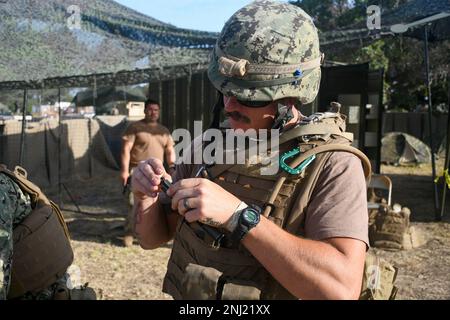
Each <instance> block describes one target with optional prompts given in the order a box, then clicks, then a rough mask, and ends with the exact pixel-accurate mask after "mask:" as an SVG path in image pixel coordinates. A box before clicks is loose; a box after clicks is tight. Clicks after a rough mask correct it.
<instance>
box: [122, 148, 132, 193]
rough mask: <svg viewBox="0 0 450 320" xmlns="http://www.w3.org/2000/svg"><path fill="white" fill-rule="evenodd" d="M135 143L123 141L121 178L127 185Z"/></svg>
mask: <svg viewBox="0 0 450 320" xmlns="http://www.w3.org/2000/svg"><path fill="white" fill-rule="evenodd" d="M133 144H134V142H133V141H129V140H125V139H122V150H121V157H120V168H121V169H120V176H121V178H122V183H123V185H125V184H126V183H127V179H128V177H129V175H130V174H129V172H130V157H131V156H130V153H131V149H132V148H133Z"/></svg>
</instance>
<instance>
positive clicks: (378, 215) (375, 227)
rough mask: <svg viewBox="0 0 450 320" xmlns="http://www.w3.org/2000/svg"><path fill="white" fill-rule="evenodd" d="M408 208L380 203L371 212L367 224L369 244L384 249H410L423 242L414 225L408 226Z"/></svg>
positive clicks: (409, 212) (409, 214) (409, 213)
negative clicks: (369, 222)
mask: <svg viewBox="0 0 450 320" xmlns="http://www.w3.org/2000/svg"><path fill="white" fill-rule="evenodd" d="M410 216H411V211H410V210H409V208H406V207H403V208H402V207H401V206H400V205H398V204H397V205H394V207H390V206H388V205H387V204H381V205H380V207H379V209H378V210H377V211H376V212H374V213H373V216H372V221H371V222H372V223H371V224H370V226H369V239H370V244H371V245H372V246H374V247H377V248H382V249H384V250H392V251H394V250H410V249H412V248H417V247H419V246H421V245H422V244H423V239H422V237H421V235H420V233H419V232H417V231H416V230H415V229H414V227H412V226H410V221H409V218H410Z"/></svg>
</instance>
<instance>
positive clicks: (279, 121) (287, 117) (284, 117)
mask: <svg viewBox="0 0 450 320" xmlns="http://www.w3.org/2000/svg"><path fill="white" fill-rule="evenodd" d="M292 119H294V113H293V112H292V107H288V106H285V105H282V104H281V103H279V104H278V111H277V114H276V118H275V121H274V123H273V126H272V129H281V130H282V129H283V128H284V127H285V126H286V124H288V123H289V121H291V120H292Z"/></svg>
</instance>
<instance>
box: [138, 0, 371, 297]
mask: <svg viewBox="0 0 450 320" xmlns="http://www.w3.org/2000/svg"><path fill="white" fill-rule="evenodd" d="M322 61H323V55H322V54H321V52H320V50H319V40H318V34H317V30H316V28H315V26H314V24H313V22H312V20H311V18H310V17H309V16H308V15H307V14H306V13H305V12H304V11H303V10H301V9H300V8H298V7H296V6H293V5H291V4H288V3H280V2H275V1H267V0H263V1H255V2H253V3H251V4H249V5H247V6H246V7H244V8H242V9H241V10H239V11H238V12H236V13H235V14H234V15H233V16H232V17H231V18H230V20H229V21H228V22H227V23H226V25H225V27H224V28H223V31H222V33H221V35H220V37H219V39H218V41H217V45H216V47H215V48H214V51H213V54H212V59H211V63H210V68H209V72H208V75H209V78H210V80H211V82H212V83H213V85H214V86H215V87H216V89H217V90H218V92H219V99H218V103H217V104H216V106H215V108H214V121H213V125H212V126H213V127H215V128H222V127H223V126H224V123H222V125H221V124H220V115H221V113H222V112H224V113H225V116H226V118H227V121H226V123H227V124H228V125H229V127H230V128H231V129H235V130H236V129H242V130H244V131H246V130H250V129H255V130H259V129H275V130H278V131H277V132H279V133H280V145H279V152H280V168H279V170H278V171H277V173H275V174H272V175H265V176H263V175H262V174H261V171H260V170H259V169H260V168H261V167H263V166H264V165H265V164H264V163H263V162H262V161H261V162H257V163H250V162H246V163H245V164H231V165H230V164H227V165H220V164H216V165H213V166H210V167H206V166H204V165H202V164H194V165H191V164H186V163H184V164H180V165H178V166H177V169H176V172H175V174H174V175H173V176H172V177H170V176H169V175H168V174H167V173H166V172H165V171H164V167H163V165H162V163H161V162H160V161H158V160H156V159H149V160H147V161H146V162H144V163H141V164H140V166H139V167H138V168H137V170H136V171H135V173H134V174H133V182H132V185H133V192H134V197H135V212H136V215H137V219H136V221H137V224H136V232H137V234H138V235H139V240H140V244H141V246H142V247H143V248H144V249H153V248H157V247H159V246H160V245H162V244H164V243H166V242H168V241H170V240H172V239H174V243H173V249H172V254H171V257H170V260H169V263H168V270H167V274H166V277H165V279H164V286H163V290H164V292H166V293H168V294H170V295H172V296H173V297H174V298H175V299H224V300H228V299H231V300H236V299H246V300H249V299H357V298H358V297H359V296H360V291H361V285H362V278H363V269H364V260H365V254H366V250H367V248H368V243H369V241H368V234H367V233H368V216H367V204H366V193H365V190H366V184H365V176H368V175H369V174H370V163H369V161H368V160H367V158H366V157H365V156H364V155H363V154H362V153H361V152H359V151H358V150H356V149H354V148H352V147H351V146H350V145H351V142H352V136H351V134H349V133H347V132H346V131H345V118H344V117H343V116H342V115H340V113H339V112H337V110H334V111H336V112H329V113H323V114H314V115H311V116H309V117H306V116H304V115H302V114H301V113H300V111H299V110H298V109H297V108H300V109H301V106H302V105H303V104H306V103H310V102H312V101H313V100H314V99H315V97H316V95H317V93H318V90H319V84H320V75H321V70H320V66H321V63H322ZM271 151H273V150H271ZM273 153H275V151H273ZM275 156H277V155H276V154H275ZM161 177H163V178H165V179H168V180H172V181H173V184H172V186H171V187H170V188H169V189H168V191H167V192H165V193H163V192H160V191H161V189H160V187H161V186H160V181H161ZM168 197H169V198H170V199H168ZM165 203H169V205H165Z"/></svg>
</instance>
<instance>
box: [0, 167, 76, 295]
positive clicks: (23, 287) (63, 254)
mask: <svg viewBox="0 0 450 320" xmlns="http://www.w3.org/2000/svg"><path fill="white" fill-rule="evenodd" d="M0 172H1V173H3V174H5V175H7V176H8V177H10V178H11V179H12V180H14V182H16V183H17V184H18V185H19V187H20V189H22V191H23V192H24V193H26V194H28V195H30V197H31V207H32V212H31V213H30V214H29V215H28V217H26V218H25V219H24V220H23V221H22V222H21V223H20V224H19V225H17V226H16V227H15V228H14V230H13V241H14V242H13V258H12V261H13V262H12V271H11V286H10V290H9V294H8V299H14V298H18V297H21V296H23V295H24V294H25V293H27V292H36V291H40V290H43V289H46V288H48V287H50V286H51V285H52V284H53V283H55V282H56V281H57V280H58V279H60V278H61V277H62V276H63V275H64V274H65V272H66V270H67V268H68V267H69V266H70V265H71V264H72V262H73V251H72V247H71V245H70V240H69V232H68V230H67V226H66V223H65V221H64V218H63V216H62V214H61V211H60V210H59V208H58V206H57V205H56V204H55V203H53V202H52V201H50V200H49V199H48V198H47V197H46V196H45V195H44V193H42V191H41V190H40V188H39V187H38V186H36V185H35V184H33V183H32V182H30V181H29V180H27V173H26V171H25V170H24V169H22V168H20V167H16V169H15V171H14V172H12V171H9V170H8V169H7V168H6V166H4V165H0Z"/></svg>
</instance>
